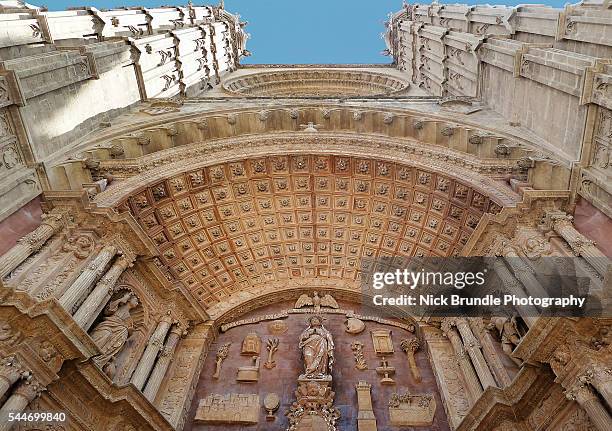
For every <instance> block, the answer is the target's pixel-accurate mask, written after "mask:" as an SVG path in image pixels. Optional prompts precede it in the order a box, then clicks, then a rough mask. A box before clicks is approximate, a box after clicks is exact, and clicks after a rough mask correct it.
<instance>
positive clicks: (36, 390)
mask: <svg viewBox="0 0 612 431" xmlns="http://www.w3.org/2000/svg"><path fill="white" fill-rule="evenodd" d="M45 389H46V388H45V387H44V386H43V385H42V384H41V383H39V382H38V381H36V380H35V379H33V378H32V377H31V376H30V377H29V378H28V379H26V380H23V381H22V382H21V383H20V384H19V385H18V386H17V388H15V390H14V391H13V396H15V395H18V396H21V397H23V398H25V399H26V400H28V403H29V402H31V401H32V400H34V398H36V397H37V396H39V395H40V394H41V393H42V391H44V390H45Z"/></svg>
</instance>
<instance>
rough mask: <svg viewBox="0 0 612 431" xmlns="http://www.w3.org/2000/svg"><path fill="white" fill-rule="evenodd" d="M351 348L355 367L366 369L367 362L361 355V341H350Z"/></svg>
mask: <svg viewBox="0 0 612 431" xmlns="http://www.w3.org/2000/svg"><path fill="white" fill-rule="evenodd" d="M351 350H352V351H353V356H355V368H357V369H358V370H367V369H368V364H367V363H366V361H365V358H364V356H363V343H362V342H361V341H353V342H352V343H351Z"/></svg>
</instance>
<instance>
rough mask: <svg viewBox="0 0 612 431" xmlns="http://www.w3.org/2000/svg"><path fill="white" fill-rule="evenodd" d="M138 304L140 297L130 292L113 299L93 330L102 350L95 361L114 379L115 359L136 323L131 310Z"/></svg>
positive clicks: (94, 338)
mask: <svg viewBox="0 0 612 431" xmlns="http://www.w3.org/2000/svg"><path fill="white" fill-rule="evenodd" d="M137 306H138V298H137V297H136V296H135V295H134V294H133V293H132V292H128V293H126V294H125V295H123V296H122V297H121V298H119V299H117V300H115V301H111V302H110V303H109V304H108V306H107V307H106V310H105V311H104V314H105V315H106V317H105V318H104V320H102V321H101V322H100V323H98V325H97V326H96V327H95V328H94V329H93V330H92V331H91V338H92V340H93V341H94V342H95V343H96V345H97V346H98V347H99V348H100V351H101V352H102V353H101V354H100V355H98V356H96V357H95V358H94V362H95V363H96V364H97V365H98V366H100V368H102V369H103V370H104V372H105V373H106V374H107V375H108V376H109V377H110V378H111V379H112V378H113V376H114V374H115V369H114V359H115V357H116V355H117V354H118V353H119V352H120V351H121V349H122V348H123V346H124V345H125V342H126V341H127V339H128V337H129V336H130V333H131V332H132V329H133V328H134V324H133V322H132V317H131V315H130V310H132V309H133V308H136V307H137Z"/></svg>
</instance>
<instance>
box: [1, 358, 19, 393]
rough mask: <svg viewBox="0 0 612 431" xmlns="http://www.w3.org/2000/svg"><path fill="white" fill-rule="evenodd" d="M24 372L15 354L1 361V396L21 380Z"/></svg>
mask: <svg viewBox="0 0 612 431" xmlns="http://www.w3.org/2000/svg"><path fill="white" fill-rule="evenodd" d="M22 374H23V372H22V370H21V369H20V368H19V364H18V363H17V360H16V359H15V357H14V356H9V357H8V358H4V359H3V360H2V362H0V398H2V397H3V396H4V394H5V393H6V392H7V391H8V390H9V389H10V388H11V386H13V385H14V384H15V382H17V380H19V378H20V377H21V376H22Z"/></svg>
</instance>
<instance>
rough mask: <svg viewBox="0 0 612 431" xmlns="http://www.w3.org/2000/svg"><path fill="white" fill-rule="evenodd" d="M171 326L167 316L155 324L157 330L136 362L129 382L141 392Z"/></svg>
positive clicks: (169, 318)
mask: <svg viewBox="0 0 612 431" xmlns="http://www.w3.org/2000/svg"><path fill="white" fill-rule="evenodd" d="M171 324H172V317H170V315H168V314H167V315H165V316H164V317H163V318H162V320H161V321H160V322H159V323H158V324H157V328H155V332H153V335H152V336H151V339H150V340H149V343H148V344H147V348H146V349H145V351H144V353H143V354H142V357H141V358H140V362H138V366H137V367H136V370H134V374H132V380H131V382H132V383H133V384H134V386H136V387H137V388H138V389H139V390H142V388H143V386H144V384H145V382H146V381H147V377H149V374H150V373H151V369H152V368H153V364H154V363H155V358H156V357H157V352H159V351H160V349H161V348H162V346H163V345H164V339H165V338H166V334H167V333H168V330H169V329H170V325H171Z"/></svg>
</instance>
